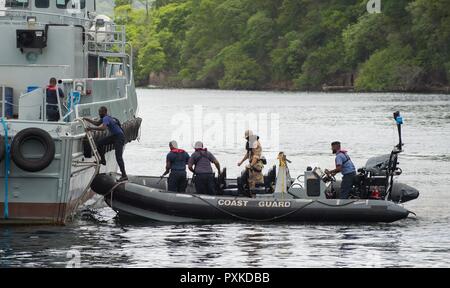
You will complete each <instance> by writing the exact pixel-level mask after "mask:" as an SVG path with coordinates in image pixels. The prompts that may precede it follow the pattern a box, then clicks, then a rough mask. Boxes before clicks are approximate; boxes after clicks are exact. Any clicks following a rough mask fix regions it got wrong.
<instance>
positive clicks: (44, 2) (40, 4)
mask: <svg viewBox="0 0 450 288" xmlns="http://www.w3.org/2000/svg"><path fill="white" fill-rule="evenodd" d="M34 6H36V8H48V7H49V6H50V0H36V1H35V2H34Z"/></svg>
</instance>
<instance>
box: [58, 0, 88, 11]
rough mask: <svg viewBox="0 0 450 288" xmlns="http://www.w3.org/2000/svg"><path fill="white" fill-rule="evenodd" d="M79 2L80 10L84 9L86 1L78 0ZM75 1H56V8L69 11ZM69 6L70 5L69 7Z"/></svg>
mask: <svg viewBox="0 0 450 288" xmlns="http://www.w3.org/2000/svg"><path fill="white" fill-rule="evenodd" d="M79 1H80V9H84V8H85V7H86V0H79ZM76 2H77V1H76V0H56V7H58V8H60V9H67V8H69V9H71V8H74V7H71V5H74V4H75V3H76ZM69 4H71V5H69Z"/></svg>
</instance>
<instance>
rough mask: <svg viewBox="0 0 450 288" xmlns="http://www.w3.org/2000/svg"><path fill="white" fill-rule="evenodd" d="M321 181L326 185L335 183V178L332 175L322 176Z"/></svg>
mask: <svg viewBox="0 0 450 288" xmlns="http://www.w3.org/2000/svg"><path fill="white" fill-rule="evenodd" d="M322 180H323V181H324V182H325V183H327V182H336V177H334V176H333V175H331V174H329V175H328V174H324V175H323V177H322Z"/></svg>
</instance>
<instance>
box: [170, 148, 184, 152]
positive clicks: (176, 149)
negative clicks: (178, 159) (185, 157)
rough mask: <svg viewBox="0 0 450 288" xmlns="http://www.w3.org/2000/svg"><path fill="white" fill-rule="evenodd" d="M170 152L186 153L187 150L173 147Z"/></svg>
mask: <svg viewBox="0 0 450 288" xmlns="http://www.w3.org/2000/svg"><path fill="white" fill-rule="evenodd" d="M170 152H173V153H184V152H186V151H184V150H183V149H178V148H172V149H170Z"/></svg>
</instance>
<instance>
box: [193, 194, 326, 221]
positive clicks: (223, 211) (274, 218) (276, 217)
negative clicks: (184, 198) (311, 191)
mask: <svg viewBox="0 0 450 288" xmlns="http://www.w3.org/2000/svg"><path fill="white" fill-rule="evenodd" d="M191 196H193V197H195V198H197V199H200V200H202V201H203V202H205V203H206V204H208V205H209V206H211V207H213V208H215V209H217V210H219V211H220V212H222V213H225V214H228V215H230V216H232V217H234V218H236V219H239V220H243V221H249V222H269V221H274V220H278V219H281V218H285V217H287V216H289V215H291V214H294V213H296V212H298V211H300V210H303V209H304V208H306V207H307V206H309V205H311V204H312V203H315V202H318V201H311V202H309V203H306V204H305V205H303V206H301V207H299V208H297V209H295V210H292V211H289V212H287V213H285V214H282V215H279V216H274V217H272V218H266V219H254V218H247V217H244V216H240V215H237V214H234V213H232V212H229V211H227V210H225V209H222V208H220V207H218V206H215V205H213V204H211V203H209V202H208V201H206V200H205V199H203V198H202V197H200V196H197V195H195V194H191Z"/></svg>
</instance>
